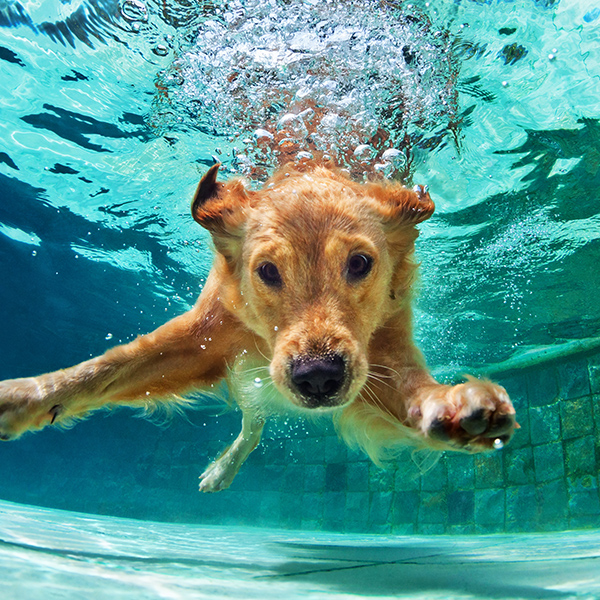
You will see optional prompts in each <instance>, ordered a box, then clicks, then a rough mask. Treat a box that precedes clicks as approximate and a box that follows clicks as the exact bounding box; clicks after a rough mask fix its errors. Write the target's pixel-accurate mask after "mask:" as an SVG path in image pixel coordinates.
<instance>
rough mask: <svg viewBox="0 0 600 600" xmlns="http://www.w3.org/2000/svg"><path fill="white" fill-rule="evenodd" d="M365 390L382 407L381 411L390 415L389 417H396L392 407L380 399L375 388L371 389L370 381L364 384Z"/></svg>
mask: <svg viewBox="0 0 600 600" xmlns="http://www.w3.org/2000/svg"><path fill="white" fill-rule="evenodd" d="M363 390H365V392H366V393H367V394H368V396H369V398H371V400H373V403H374V404H375V405H376V406H377V407H379V408H380V409H381V412H383V413H384V414H385V415H388V416H389V417H392V418H394V419H395V417H394V414H393V413H392V412H391V411H390V409H389V408H388V407H387V406H386V405H385V404H384V403H383V402H382V401H381V400H380V399H379V397H378V396H377V394H376V393H375V391H374V390H372V389H371V387H370V386H369V383H365V385H364V386H363Z"/></svg>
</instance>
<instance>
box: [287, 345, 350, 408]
mask: <svg viewBox="0 0 600 600" xmlns="http://www.w3.org/2000/svg"><path fill="white" fill-rule="evenodd" d="M345 375H346V365H345V362H344V359H343V358H342V357H341V356H340V355H339V354H334V355H332V356H324V357H314V358H313V357H311V358H300V359H296V360H294V361H293V363H292V372H291V377H292V383H293V384H294V386H295V387H296V389H297V390H298V391H299V392H300V394H302V396H303V397H304V398H305V399H307V400H308V402H307V404H308V405H310V406H311V407H317V406H329V405H331V404H332V402H331V400H332V398H333V396H335V394H336V393H337V392H338V391H339V390H340V388H341V387H342V384H343V382H344V377H345Z"/></svg>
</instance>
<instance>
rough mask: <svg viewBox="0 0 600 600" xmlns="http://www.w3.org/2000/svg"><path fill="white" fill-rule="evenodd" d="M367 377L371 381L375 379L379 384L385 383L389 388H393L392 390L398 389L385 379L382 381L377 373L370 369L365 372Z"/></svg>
mask: <svg viewBox="0 0 600 600" xmlns="http://www.w3.org/2000/svg"><path fill="white" fill-rule="evenodd" d="M367 378H369V379H371V380H372V381H376V382H377V383H380V384H381V385H385V386H387V387H389V388H390V390H393V391H394V392H397V391H398V388H396V387H395V386H393V385H391V384H389V383H388V382H387V381H382V380H381V379H380V378H379V377H378V376H377V375H375V374H374V373H372V372H371V371H369V372H368V373H367Z"/></svg>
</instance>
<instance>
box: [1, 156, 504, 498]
mask: <svg viewBox="0 0 600 600" xmlns="http://www.w3.org/2000/svg"><path fill="white" fill-rule="evenodd" d="M218 169H219V165H218V164H216V165H214V166H213V167H212V168H210V169H209V171H208V172H207V173H206V175H205V176H204V177H203V178H202V180H201V181H200V184H199V185H198V188H197V191H196V193H195V196H194V199H193V202H192V215H193V217H194V219H195V220H196V221H197V222H198V223H199V224H200V225H201V226H203V227H205V228H206V229H208V231H209V232H210V233H211V235H212V238H213V241H214V246H215V249H216V255H215V260H214V265H213V267H212V270H211V272H210V275H209V277H208V279H207V282H206V285H205V287H204V289H203V291H202V293H201V295H200V297H199V299H198V301H197V303H196V305H195V306H194V308H193V309H192V310H190V311H189V312H187V313H186V314H184V315H182V316H180V317H177V318H175V319H173V320H172V321H170V322H168V323H167V324H165V325H163V326H162V327H160V328H158V329H157V330H156V331H154V332H153V333H150V334H148V335H145V336H142V337H139V338H138V339H136V340H135V341H133V342H131V343H129V344H126V345H122V346H118V347H116V348H113V349H112V350H109V351H108V352H107V353H106V354H104V355H102V356H100V357H98V358H94V359H92V360H88V361H86V362H83V363H81V364H80V365H77V366H74V367H71V368H69V369H65V370H61V371H57V372H55V373H49V374H46V375H41V376H39V377H33V378H25V379H15V380H9V381H3V382H0V435H1V436H2V438H3V439H5V440H8V439H12V438H16V437H18V436H19V435H21V434H22V433H23V432H25V431H29V430H36V429H41V428H43V427H45V426H47V425H51V424H55V425H60V424H70V423H71V422H72V421H73V420H75V419H78V418H81V417H82V416H84V415H86V414H88V413H89V412H91V411H94V410H96V409H99V408H102V407H106V406H115V405H128V406H146V405H147V404H148V403H149V402H154V403H163V404H168V405H170V404H176V403H179V402H182V395H185V394H186V393H188V392H191V391H195V390H202V389H210V388H211V386H214V385H215V384H217V383H219V382H221V381H222V380H226V382H227V384H228V386H229V389H230V391H231V393H232V395H233V396H234V397H235V399H236V401H237V403H238V404H239V406H240V408H241V411H242V415H243V418H242V430H241V432H240V434H239V436H238V437H237V439H236V440H235V441H234V442H233V444H232V445H231V446H230V447H229V448H228V449H227V450H226V451H225V452H224V453H223V454H222V455H221V456H220V457H219V458H218V459H217V460H216V461H214V462H213V463H212V464H211V465H210V466H209V467H208V468H207V469H206V471H205V472H204V473H203V475H202V476H201V480H200V489H201V490H202V491H207V492H210V491H218V490H222V489H225V488H227V487H228V486H229V485H230V484H231V482H232V480H233V478H234V477H235V475H236V473H237V472H238V470H239V468H240V466H241V465H242V463H243V462H244V461H245V460H246V458H247V457H248V455H249V454H250V452H252V450H253V449H254V448H255V447H256V445H257V444H258V442H259V441H260V437H261V432H262V428H263V425H264V422H265V419H266V418H268V417H269V415H273V414H275V413H281V412H296V413H300V414H304V415H307V414H321V413H331V414H332V416H333V419H334V421H335V424H336V427H337V428H338V431H339V433H340V435H341V437H342V438H343V439H344V440H345V441H346V442H347V443H349V444H351V445H358V446H360V447H361V448H362V449H363V450H364V451H365V452H366V453H367V454H369V456H370V457H371V458H372V459H373V460H374V461H375V462H376V463H379V462H380V461H382V460H384V459H385V458H386V456H389V454H390V452H393V450H394V448H397V447H398V446H401V445H406V444H410V445H413V446H416V447H421V448H432V449H437V450H452V449H458V450H462V451H468V452H479V451H485V450H489V449H490V448H492V447H493V446H494V442H495V441H496V440H500V441H501V442H506V441H508V440H509V439H510V437H511V435H512V433H513V430H514V428H515V425H516V423H515V416H514V409H513V406H512V404H511V402H510V400H509V398H508V396H507V394H506V391H505V390H504V389H503V388H502V387H500V386H497V385H494V384H492V383H490V382H488V381H480V380H475V379H469V380H468V381H467V382H465V383H461V384H459V385H454V386H449V385H441V384H439V383H437V382H436V381H435V380H434V379H433V378H432V376H431V375H430V374H429V372H428V371H427V368H426V366H425V362H424V359H423V357H422V355H421V353H420V352H419V350H418V349H417V348H416V347H415V345H414V342H413V339H412V333H411V321H412V319H411V287H412V284H413V281H414V278H415V271H416V265H415V262H414V257H413V252H414V244H415V240H416V238H417V235H418V232H417V229H416V225H417V224H418V223H420V222H422V221H424V220H425V219H427V218H429V217H430V216H431V214H432V213H433V210H434V204H433V202H432V200H431V199H430V197H429V194H428V192H427V190H426V189H425V188H423V187H419V186H417V187H415V188H414V189H413V190H408V189H406V188H404V187H402V186H401V185H399V184H395V183H390V182H379V183H363V184H359V183H356V182H353V181H351V180H350V179H348V178H347V177H346V176H345V175H344V174H343V173H342V172H338V171H336V170H335V169H333V168H327V167H325V166H322V165H321V166H319V165H316V164H312V163H307V164H304V165H303V166H299V165H296V166H294V165H288V166H285V167H283V168H282V169H281V170H280V171H279V172H278V173H277V174H276V175H275V176H274V177H273V178H271V179H270V180H269V181H268V182H267V183H266V184H265V185H264V187H263V189H261V190H259V191H252V190H250V189H247V187H246V186H245V185H244V183H243V181H242V180H232V181H229V182H227V183H221V182H218V181H217V173H218ZM496 444H498V442H496Z"/></svg>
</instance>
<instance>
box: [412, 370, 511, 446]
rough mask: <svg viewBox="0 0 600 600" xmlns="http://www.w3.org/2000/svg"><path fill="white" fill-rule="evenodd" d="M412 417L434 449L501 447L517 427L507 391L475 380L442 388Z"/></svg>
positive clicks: (430, 396)
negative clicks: (441, 447) (440, 446)
mask: <svg viewBox="0 0 600 600" xmlns="http://www.w3.org/2000/svg"><path fill="white" fill-rule="evenodd" d="M409 418H410V420H411V423H412V425H413V427H415V428H417V429H419V430H420V431H421V433H422V434H423V436H424V437H426V438H428V439H429V440H430V441H431V442H432V444H431V445H432V446H439V445H442V446H447V447H448V448H456V447H460V448H464V449H466V450H469V451H471V452H480V451H484V450H489V449H492V448H494V447H495V448H499V447H500V448H501V447H502V446H503V445H504V444H506V443H507V442H508V441H509V440H510V438H511V437H512V435H513V433H514V430H515V428H516V427H518V425H517V422H516V420H515V409H514V407H513V405H512V402H511V401H510V398H509V397H508V394H507V393H506V390H505V389H504V388H503V387H501V386H499V385H495V384H493V383H491V382H490V381H481V380H478V379H473V378H469V380H468V381H467V382H466V383H461V384H459V385H455V386H453V387H450V388H448V387H445V386H440V388H439V389H437V390H435V391H432V392H431V393H430V394H429V395H427V396H426V397H424V398H423V399H421V401H420V402H418V403H416V404H415V405H413V406H412V407H411V408H410V411H409Z"/></svg>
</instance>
